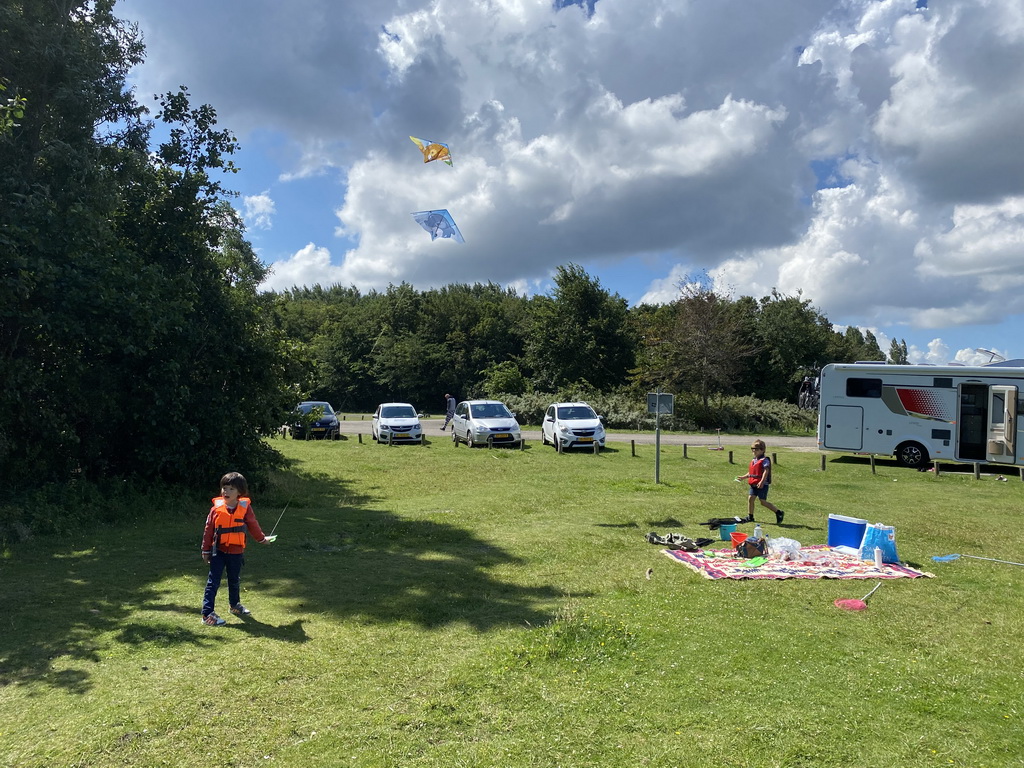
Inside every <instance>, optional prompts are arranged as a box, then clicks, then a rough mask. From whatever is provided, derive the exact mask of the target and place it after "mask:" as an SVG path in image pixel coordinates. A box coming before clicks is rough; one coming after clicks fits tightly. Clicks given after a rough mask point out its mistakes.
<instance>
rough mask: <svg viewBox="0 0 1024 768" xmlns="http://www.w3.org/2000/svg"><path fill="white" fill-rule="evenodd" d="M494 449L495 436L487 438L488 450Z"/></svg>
mask: <svg viewBox="0 0 1024 768" xmlns="http://www.w3.org/2000/svg"><path fill="white" fill-rule="evenodd" d="M493 447H494V435H488V436H487V450H488V451H489V450H491V448H493Z"/></svg>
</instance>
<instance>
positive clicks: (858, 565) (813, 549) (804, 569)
mask: <svg viewBox="0 0 1024 768" xmlns="http://www.w3.org/2000/svg"><path fill="white" fill-rule="evenodd" d="M661 551H662V553H663V554H665V555H667V556H668V557H670V558H672V559H673V560H677V561H679V562H680V563H682V564H683V565H686V566H689V567H690V568H692V569H693V570H695V571H696V572H697V573H699V574H700V575H701V576H703V577H704V578H705V579H902V578H908V579H916V578H918V577H920V576H926V577H928V578H932V577H934V574H931V573H927V572H926V571H918V570H915V569H914V568H911V567H909V566H906V565H902V564H893V563H884V564H883V565H882V567H881V568H876V567H875V564H874V563H873V562H871V561H869V560H860V559H858V558H857V557H856V556H854V555H848V554H845V553H842V552H837V551H836V550H834V549H831V548H830V547H828V546H827V545H825V544H820V545H817V546H809V547H803V548H801V550H800V552H801V553H805V552H806V553H807V559H806V560H799V561H793V562H782V561H779V560H772V559H768V560H767V561H766V562H763V563H762V564H760V565H758V564H757V563H759V562H760V561H762V560H763V558H757V559H756V560H753V561H751V560H745V559H744V558H741V557H737V556H736V554H735V551H734V550H732V549H708V550H704V551H702V552H685V551H683V550H671V549H663V550H661Z"/></svg>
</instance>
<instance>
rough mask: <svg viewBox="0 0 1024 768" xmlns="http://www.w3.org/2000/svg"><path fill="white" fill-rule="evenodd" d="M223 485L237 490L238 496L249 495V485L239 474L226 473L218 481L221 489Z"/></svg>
mask: <svg viewBox="0 0 1024 768" xmlns="http://www.w3.org/2000/svg"><path fill="white" fill-rule="evenodd" d="M225 485H228V486H231V487H232V488H237V489H238V495H239V496H248V495H249V483H247V482H246V481H245V478H244V477H243V476H242V474H241V473H240V472H228V473H227V474H226V475H224V477H222V478H221V479H220V487H221V488H223V487H224V486H225Z"/></svg>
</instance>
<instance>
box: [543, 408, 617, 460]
mask: <svg viewBox="0 0 1024 768" xmlns="http://www.w3.org/2000/svg"><path fill="white" fill-rule="evenodd" d="M540 441H541V443H543V444H544V445H553V446H555V448H557V449H558V450H564V449H565V448H574V447H577V446H586V447H588V448H592V447H593V445H594V443H597V444H598V445H599V446H601V448H604V441H605V432H604V424H603V423H602V421H601V417H600V416H598V415H597V414H596V413H594V409H593V408H591V407H590V406H589V405H587V404H586V403H552V404H551V405H549V406H548V410H547V412H546V413H545V414H544V421H543V422H542V423H541V425H540ZM599 450H600V449H599Z"/></svg>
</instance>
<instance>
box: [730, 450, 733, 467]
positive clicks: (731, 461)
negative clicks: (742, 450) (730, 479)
mask: <svg viewBox="0 0 1024 768" xmlns="http://www.w3.org/2000/svg"><path fill="white" fill-rule="evenodd" d="M729 463H730V464H732V463H733V460H732V451H729Z"/></svg>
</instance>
